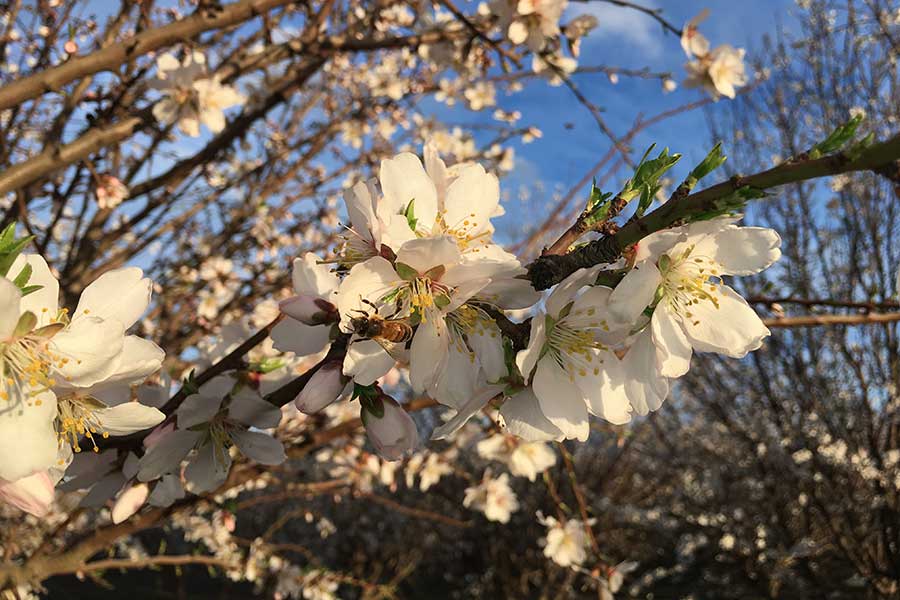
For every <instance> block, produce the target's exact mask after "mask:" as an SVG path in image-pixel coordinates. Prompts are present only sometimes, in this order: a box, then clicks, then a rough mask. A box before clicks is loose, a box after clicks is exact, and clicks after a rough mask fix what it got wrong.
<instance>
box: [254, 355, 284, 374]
mask: <svg viewBox="0 0 900 600" xmlns="http://www.w3.org/2000/svg"><path fill="white" fill-rule="evenodd" d="M284 365H285V362H284V359H283V358H264V359H263V360H261V361H259V362H258V363H255V364H254V365H252V367H251V369H252V370H253V371H255V372H257V373H262V374H263V375H265V374H266V373H271V372H272V371H277V370H278V369H280V368H281V367H283V366H284Z"/></svg>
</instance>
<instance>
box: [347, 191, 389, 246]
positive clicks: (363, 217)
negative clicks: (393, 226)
mask: <svg viewBox="0 0 900 600" xmlns="http://www.w3.org/2000/svg"><path fill="white" fill-rule="evenodd" d="M370 186H371V184H370V183H369V182H366V181H360V182H358V183H357V184H356V185H354V186H353V187H352V188H350V189H349V190H347V191H345V192H344V204H345V205H346V207H347V215H348V216H349V217H350V226H351V227H352V228H353V230H354V231H355V232H356V233H357V234H359V235H361V236H368V235H371V236H372V240H373V241H374V242H380V241H381V231H380V229H381V226H380V222H379V220H378V217H377V216H376V214H375V196H374V195H373V191H374V190H372V188H371V187H370Z"/></svg>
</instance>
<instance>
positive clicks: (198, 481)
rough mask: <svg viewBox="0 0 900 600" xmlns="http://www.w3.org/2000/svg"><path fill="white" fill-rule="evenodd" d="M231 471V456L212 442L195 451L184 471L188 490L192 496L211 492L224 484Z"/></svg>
mask: <svg viewBox="0 0 900 600" xmlns="http://www.w3.org/2000/svg"><path fill="white" fill-rule="evenodd" d="M230 470H231V455H230V454H229V453H228V450H226V449H225V448H223V447H222V446H218V445H216V444H214V443H212V442H209V443H207V444H206V445H204V446H203V447H202V448H200V449H199V450H198V451H197V455H196V456H195V457H194V458H193V459H191V461H190V462H189V463H188V466H187V467H185V469H184V478H185V479H186V480H187V482H188V489H189V490H190V491H191V492H192V493H194V494H202V493H204V492H211V491H212V490H214V489H216V488H218V487H219V486H220V485H222V484H223V483H225V479H227V478H228V471H230Z"/></svg>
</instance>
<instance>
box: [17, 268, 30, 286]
mask: <svg viewBox="0 0 900 600" xmlns="http://www.w3.org/2000/svg"><path fill="white" fill-rule="evenodd" d="M29 279H31V265H30V264H28V263H25V266H24V267H22V270H21V271H19V274H18V275H16V278H15V279H13V283H14V284H16V287H17V288H19V289H22V288H24V287H25V284H27V283H28V280H29Z"/></svg>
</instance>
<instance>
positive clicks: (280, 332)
mask: <svg viewBox="0 0 900 600" xmlns="http://www.w3.org/2000/svg"><path fill="white" fill-rule="evenodd" d="M330 332H331V326H330V325H305V324H303V323H301V322H300V321H296V320H294V319H282V320H281V321H280V322H279V323H278V324H277V325H275V327H273V328H272V333H271V334H269V337H270V338H271V339H272V345H273V346H274V347H275V349H276V350H279V351H281V352H293V353H294V354H295V355H296V356H298V357H303V356H312V355H313V354H318V353H319V352H322V351H323V350H325V348H326V347H328V344H329V343H330Z"/></svg>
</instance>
